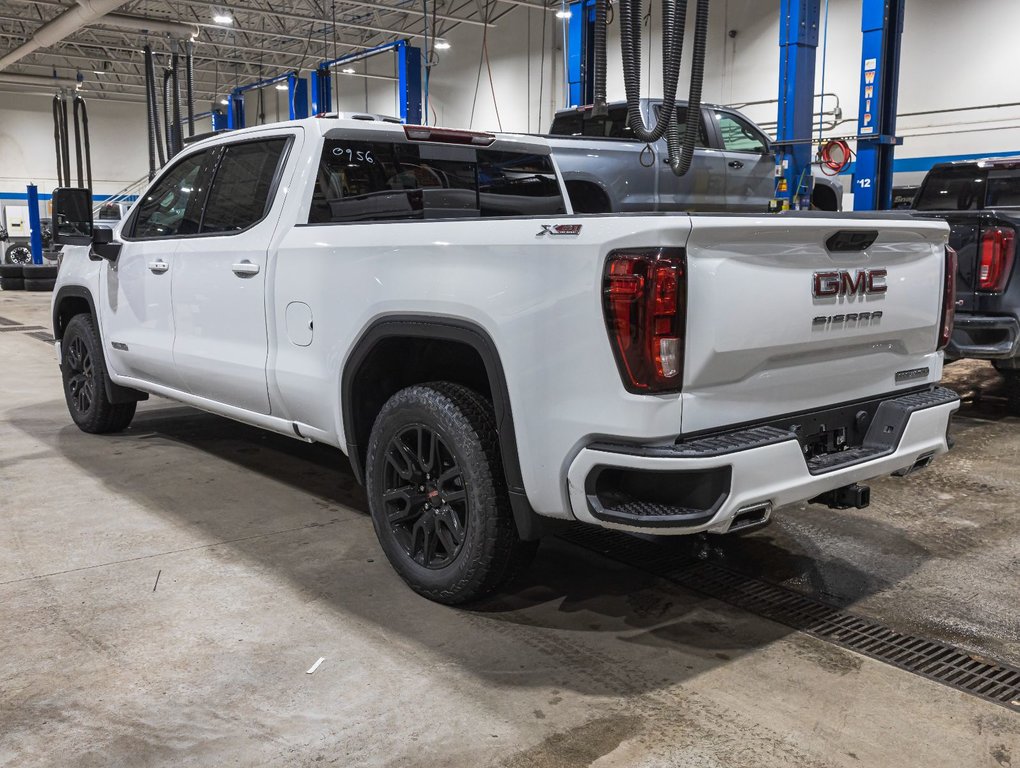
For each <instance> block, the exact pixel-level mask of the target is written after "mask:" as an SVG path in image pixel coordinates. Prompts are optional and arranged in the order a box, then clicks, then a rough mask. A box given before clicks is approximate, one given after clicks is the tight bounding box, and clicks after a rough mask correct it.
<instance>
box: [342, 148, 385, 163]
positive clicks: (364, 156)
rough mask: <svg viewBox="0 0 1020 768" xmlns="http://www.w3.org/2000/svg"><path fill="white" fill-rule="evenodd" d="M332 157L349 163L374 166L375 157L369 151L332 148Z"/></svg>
mask: <svg viewBox="0 0 1020 768" xmlns="http://www.w3.org/2000/svg"><path fill="white" fill-rule="evenodd" d="M333 156H334V157H338V158H340V159H342V160H347V161H348V162H351V163H355V162H357V163H368V164H369V165H375V157H373V156H372V150H370V149H351V148H350V147H333Z"/></svg>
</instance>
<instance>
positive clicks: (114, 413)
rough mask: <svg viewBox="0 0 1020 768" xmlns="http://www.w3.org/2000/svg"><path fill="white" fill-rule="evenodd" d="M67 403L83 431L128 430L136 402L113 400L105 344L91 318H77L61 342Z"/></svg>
mask: <svg viewBox="0 0 1020 768" xmlns="http://www.w3.org/2000/svg"><path fill="white" fill-rule="evenodd" d="M60 375H61V377H62V378H63V382H64V400H66V401H67V410H68V412H69V413H70V414H71V418H72V419H73V420H74V423H75V424H77V425H78V428H79V429H80V430H81V431H82V432H89V433H91V434H107V433H110V432H121V431H123V430H125V429H127V428H128V425H129V424H130V423H131V420H132V419H133V418H134V416H135V407H136V406H137V403H136V402H134V401H131V402H120V403H115V402H113V401H111V400H110V395H109V393H108V391H107V389H108V387H107V384H108V383H109V381H108V374H107V372H106V360H105V359H104V358H103V345H102V342H101V341H100V339H99V332H98V331H96V325H95V323H94V322H93V320H92V316H91V315H87V314H80V315H75V316H74V317H72V318H71V320H70V321H69V322H68V323H67V328H65V329H64V335H63V338H62V339H61V341H60Z"/></svg>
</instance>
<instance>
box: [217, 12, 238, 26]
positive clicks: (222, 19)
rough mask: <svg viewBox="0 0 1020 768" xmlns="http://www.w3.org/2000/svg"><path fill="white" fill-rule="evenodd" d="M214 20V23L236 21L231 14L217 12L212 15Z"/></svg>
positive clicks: (231, 22)
mask: <svg viewBox="0 0 1020 768" xmlns="http://www.w3.org/2000/svg"><path fill="white" fill-rule="evenodd" d="M212 20H213V23H214V24H233V23H234V19H233V17H231V16H229V15H228V14H226V13H217V14H214V15H213V17H212Z"/></svg>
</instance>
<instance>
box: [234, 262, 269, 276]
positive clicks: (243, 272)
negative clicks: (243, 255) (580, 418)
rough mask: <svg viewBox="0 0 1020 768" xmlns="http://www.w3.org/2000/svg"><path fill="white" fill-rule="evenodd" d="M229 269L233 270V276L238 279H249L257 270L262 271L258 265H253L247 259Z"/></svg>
mask: <svg viewBox="0 0 1020 768" xmlns="http://www.w3.org/2000/svg"><path fill="white" fill-rule="evenodd" d="M230 268H231V269H232V270H234V274H235V275H237V276H238V277H250V276H251V275H257V274H258V273H259V270H260V269H262V268H261V267H260V266H259V265H258V264H253V263H252V262H250V261H248V260H247V259H245V260H244V261H241V262H239V263H237V264H233V265H231V267H230Z"/></svg>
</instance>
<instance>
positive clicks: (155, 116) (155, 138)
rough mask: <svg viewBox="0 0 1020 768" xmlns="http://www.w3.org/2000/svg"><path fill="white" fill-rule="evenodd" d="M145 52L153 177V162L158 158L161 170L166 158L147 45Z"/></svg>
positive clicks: (154, 74) (152, 170)
mask: <svg viewBox="0 0 1020 768" xmlns="http://www.w3.org/2000/svg"><path fill="white" fill-rule="evenodd" d="M144 51H145V86H146V87H145V90H146V95H147V96H148V97H149V99H148V101H149V141H150V146H151V151H152V152H153V154H152V157H151V160H152V162H151V163H150V166H151V169H150V171H151V175H152V176H155V175H156V174H155V160H156V158H157V157H158V158H159V167H160V168H162V167H163V166H164V165H165V164H166V158H165V157H164V156H163V137H162V136H161V135H160V130H159V107H158V106H157V98H156V64H155V62H154V61H153V58H152V48H151V47H149V46H148V45H147V46H145V48H144Z"/></svg>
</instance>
